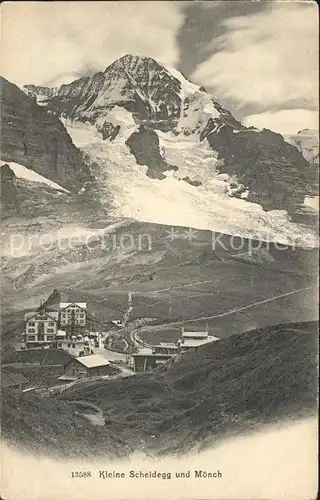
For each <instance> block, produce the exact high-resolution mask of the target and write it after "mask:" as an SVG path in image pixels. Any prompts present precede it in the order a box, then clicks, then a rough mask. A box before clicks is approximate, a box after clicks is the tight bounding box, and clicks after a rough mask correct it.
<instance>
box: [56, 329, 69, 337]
mask: <svg viewBox="0 0 320 500" xmlns="http://www.w3.org/2000/svg"><path fill="white" fill-rule="evenodd" d="M66 335H67V334H66V332H65V331H64V330H58V331H57V336H59V337H66Z"/></svg>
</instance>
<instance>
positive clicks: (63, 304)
mask: <svg viewBox="0 0 320 500" xmlns="http://www.w3.org/2000/svg"><path fill="white" fill-rule="evenodd" d="M69 306H77V307H80V308H81V309H87V303H86V302H60V309H66V307H69Z"/></svg>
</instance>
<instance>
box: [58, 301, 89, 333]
mask: <svg viewBox="0 0 320 500" xmlns="http://www.w3.org/2000/svg"><path fill="white" fill-rule="evenodd" d="M86 323H87V303H86V302H60V326H61V327H62V328H63V329H67V330H70V329H72V330H74V331H81V330H83V329H84V328H85V326H86Z"/></svg>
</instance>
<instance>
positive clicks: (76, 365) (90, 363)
mask: <svg viewBox="0 0 320 500" xmlns="http://www.w3.org/2000/svg"><path fill="white" fill-rule="evenodd" d="M117 371H118V370H117V368H115V367H114V366H113V365H111V364H110V363H109V361H108V360H107V359H105V358H104V357H102V356H99V355H98V354H91V355H89V356H80V357H78V358H73V359H71V360H70V361H68V363H66V364H65V366H64V374H65V377H66V376H68V377H71V378H82V377H97V376H101V375H113V374H115V373H117Z"/></svg>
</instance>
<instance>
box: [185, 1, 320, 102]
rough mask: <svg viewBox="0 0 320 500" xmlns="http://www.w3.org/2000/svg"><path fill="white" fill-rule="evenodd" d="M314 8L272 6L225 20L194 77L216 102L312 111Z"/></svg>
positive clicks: (315, 48)
mask: <svg viewBox="0 0 320 500" xmlns="http://www.w3.org/2000/svg"><path fill="white" fill-rule="evenodd" d="M316 8H317V6H316V4H315V3H314V4H295V3H289V4H285V3H282V4H281V3H271V4H269V5H268V8H267V9H266V10H265V11H264V12H259V13H257V14H254V15H247V16H237V17H232V18H229V19H227V20H225V21H224V23H223V24H224V27H225V32H224V34H223V35H221V36H219V37H218V38H216V39H215V40H214V41H213V42H212V51H213V52H214V53H213V54H212V55H211V56H210V57H209V58H208V59H207V60H206V61H205V62H204V63H203V64H201V65H200V66H199V67H198V68H197V69H196V71H195V72H194V73H193V75H192V78H193V79H194V80H195V81H196V82H197V83H199V84H202V85H205V86H206V87H207V88H208V89H210V90H211V91H212V92H213V93H215V95H216V96H217V97H218V98H220V99H222V100H223V99H225V100H228V99H232V100H233V102H234V103H235V105H237V104H238V105H240V106H245V105H248V104H249V105H250V104H253V105H254V106H256V107H257V108H260V109H261V110H263V109H270V108H273V109H283V108H304V107H307V108H309V107H310V108H313V109H316V107H317V98H318V67H317V64H318V42H317V40H318V30H317V12H316Z"/></svg>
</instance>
